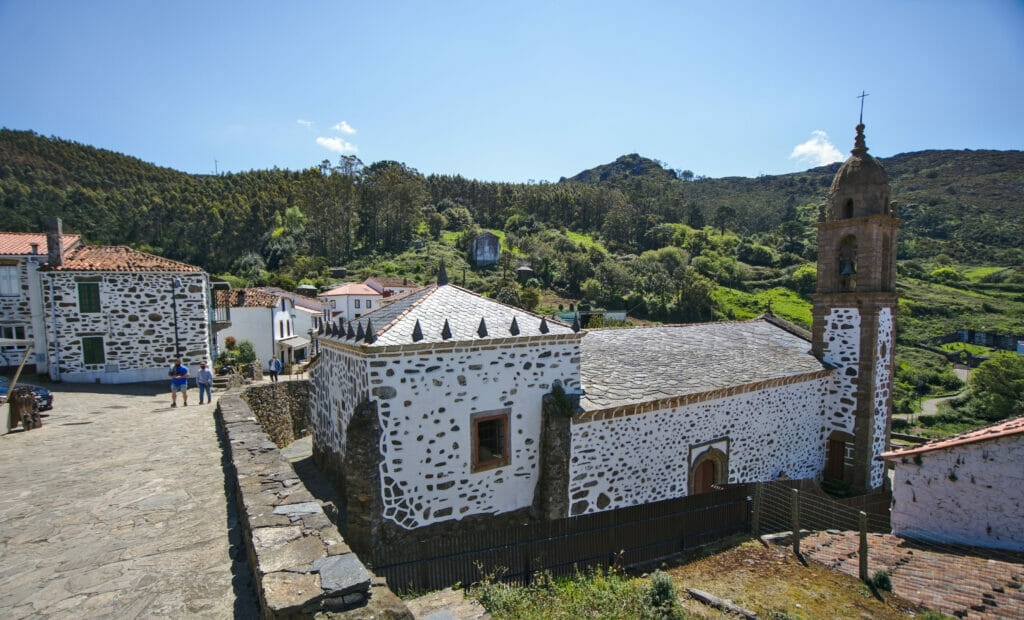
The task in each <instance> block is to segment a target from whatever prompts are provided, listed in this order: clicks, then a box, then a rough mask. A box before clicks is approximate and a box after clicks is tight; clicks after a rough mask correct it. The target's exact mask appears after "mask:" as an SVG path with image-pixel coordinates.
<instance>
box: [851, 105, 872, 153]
mask: <svg viewBox="0 0 1024 620" xmlns="http://www.w3.org/2000/svg"><path fill="white" fill-rule="evenodd" d="M869 94H870V93H866V92H864V91H863V90H862V91H860V94H859V95H857V98H858V99H860V122H859V123H858V124H857V137H856V138H854V141H853V150H851V151H850V152H851V153H853V154H854V155H863V154H864V153H867V152H868V146H867V143H866V142H865V141H864V97H867V96H868V95H869Z"/></svg>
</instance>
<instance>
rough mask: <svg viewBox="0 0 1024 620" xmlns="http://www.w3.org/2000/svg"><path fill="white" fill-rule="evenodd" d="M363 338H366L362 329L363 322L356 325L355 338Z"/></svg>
mask: <svg viewBox="0 0 1024 620" xmlns="http://www.w3.org/2000/svg"><path fill="white" fill-rule="evenodd" d="M363 338H366V332H364V331H363V324H362V323H359V324H358V325H357V326H356V340H362V339H363Z"/></svg>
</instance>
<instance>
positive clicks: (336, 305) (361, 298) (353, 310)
mask: <svg viewBox="0 0 1024 620" xmlns="http://www.w3.org/2000/svg"><path fill="white" fill-rule="evenodd" d="M383 298H384V296H383V295H381V294H380V293H379V292H378V291H376V290H374V289H372V288H370V287H369V286H367V285H366V284H364V283H361V282H346V283H345V284H341V285H339V286H336V287H334V288H332V289H330V290H327V291H324V292H323V293H320V301H322V302H323V303H324V305H326V306H327V311H328V320H329V321H342V322H344V321H351V320H352V319H357V318H359V317H361V316H363V315H364V314H366V313H367V312H370V311H371V310H373V309H374V308H379V307H380V306H381V300H382V299H383Z"/></svg>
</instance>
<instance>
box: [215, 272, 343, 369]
mask: <svg viewBox="0 0 1024 620" xmlns="http://www.w3.org/2000/svg"><path fill="white" fill-rule="evenodd" d="M214 295H215V304H216V306H217V307H218V308H227V312H226V313H225V316H226V320H225V321H224V322H222V323H221V325H220V327H219V328H218V329H217V349H218V350H219V351H224V350H226V341H227V339H228V338H234V339H235V341H236V342H241V341H243V340H248V341H249V342H251V343H252V345H253V349H254V350H255V351H256V358H257V359H258V360H259V361H260V363H261V365H262V366H263V368H264V369H265V370H266V369H269V363H270V359H271V358H272V357H273V356H275V355H276V356H277V357H278V359H280V360H281V362H282V363H285V364H292V363H297V362H302V361H304V360H306V359H307V358H308V357H309V355H310V350H309V345H310V339H309V335H310V333H311V332H312V331H313V330H314V329H316V328H318V327H319V324H320V321H322V319H323V317H322V314H321V312H322V311H321V310H320V307H321V306H320V303H319V302H318V301H316V300H315V299H308V298H302V297H301V296H299V295H295V294H291V293H288V292H286V291H284V290H282V289H276V288H273V287H265V288H240V289H229V290H219V291H215V292H214ZM310 302H312V303H310ZM300 303H301V304H303V305H304V306H306V307H305V308H304V307H302V306H300V305H299V304H300Z"/></svg>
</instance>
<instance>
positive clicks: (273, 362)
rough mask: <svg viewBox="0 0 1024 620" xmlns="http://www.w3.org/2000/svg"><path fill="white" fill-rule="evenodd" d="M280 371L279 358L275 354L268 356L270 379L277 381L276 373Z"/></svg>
mask: <svg viewBox="0 0 1024 620" xmlns="http://www.w3.org/2000/svg"><path fill="white" fill-rule="evenodd" d="M280 372H281V360H279V359H277V356H276V355H275V356H274V357H272V358H270V380H271V381H273V382H274V383H277V375H278V373H280Z"/></svg>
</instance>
